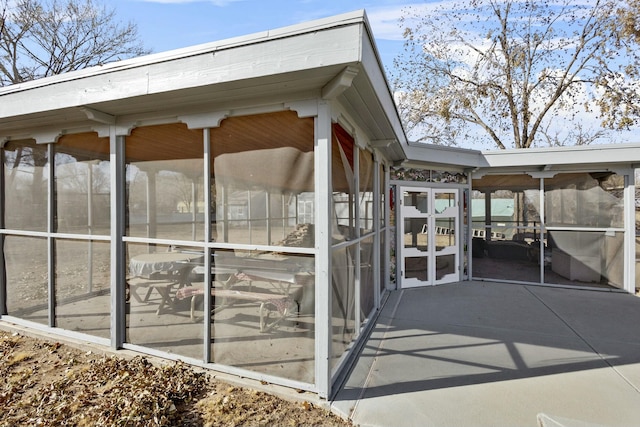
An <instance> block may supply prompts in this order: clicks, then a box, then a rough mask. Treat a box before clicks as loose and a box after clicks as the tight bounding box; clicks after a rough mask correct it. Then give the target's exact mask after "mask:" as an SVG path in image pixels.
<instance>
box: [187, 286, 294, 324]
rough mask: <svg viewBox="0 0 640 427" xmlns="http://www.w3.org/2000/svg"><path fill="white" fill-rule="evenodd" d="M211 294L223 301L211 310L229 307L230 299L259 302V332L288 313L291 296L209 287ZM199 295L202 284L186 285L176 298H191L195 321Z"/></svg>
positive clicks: (202, 290)
mask: <svg viewBox="0 0 640 427" xmlns="http://www.w3.org/2000/svg"><path fill="white" fill-rule="evenodd" d="M211 296H213V297H219V298H222V300H223V303H222V304H220V306H219V307H217V308H215V309H214V310H213V312H214V313H215V312H216V311H218V310H221V309H224V308H227V307H229V306H230V305H231V304H232V302H230V301H229V300H231V301H251V302H256V303H259V304H260V308H259V313H260V332H268V331H269V330H271V329H272V328H273V327H274V326H276V325H277V324H278V323H280V321H282V320H283V319H284V318H286V317H287V315H289V307H290V305H291V298H289V297H288V296H285V295H276V294H268V293H265V292H249V291H240V290H235V289H224V288H211ZM199 297H204V286H197V285H192V286H186V287H184V288H180V289H178V291H177V292H176V299H177V300H183V299H187V298H191V313H190V315H191V320H193V321H195V320H196V316H195V309H196V303H197V300H198V299H199ZM274 311H275V312H277V313H278V316H277V317H276V319H275V320H274V321H272V322H269V316H270V313H272V312H274Z"/></svg>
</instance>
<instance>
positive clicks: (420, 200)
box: [396, 186, 461, 288]
mask: <svg viewBox="0 0 640 427" xmlns="http://www.w3.org/2000/svg"><path fill="white" fill-rule="evenodd" d="M443 195H444V196H445V197H442V196H443ZM405 196H410V197H411V201H409V200H407V201H405ZM398 199H399V215H398V218H397V230H398V259H397V267H396V269H397V271H398V273H399V274H398V278H399V287H400V288H412V287H419V286H430V285H440V284H444V283H452V282H458V281H460V277H461V274H460V256H461V254H460V236H461V234H460V229H461V226H460V225H461V221H460V206H459V205H460V190H459V189H457V188H441V187H413V186H412V187H402V186H399V187H398ZM436 200H446V201H445V202H440V203H438V202H436Z"/></svg>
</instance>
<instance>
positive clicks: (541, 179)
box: [538, 178, 551, 285]
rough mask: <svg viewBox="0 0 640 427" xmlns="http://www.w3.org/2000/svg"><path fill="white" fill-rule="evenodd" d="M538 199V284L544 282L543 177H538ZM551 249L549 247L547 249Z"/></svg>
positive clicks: (548, 237)
mask: <svg viewBox="0 0 640 427" xmlns="http://www.w3.org/2000/svg"><path fill="white" fill-rule="evenodd" d="M538 200H540V242H539V245H540V258H539V260H538V263H539V264H540V284H541V285H543V284H544V257H545V254H544V248H545V245H544V233H545V229H544V227H545V225H544V224H545V217H544V178H540V196H539V197H538ZM550 238H551V236H547V242H549V241H550ZM550 250H551V249H550V248H549V251H550Z"/></svg>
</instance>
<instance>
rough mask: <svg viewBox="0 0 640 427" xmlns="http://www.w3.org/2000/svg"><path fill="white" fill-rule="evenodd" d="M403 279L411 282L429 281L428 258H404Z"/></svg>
mask: <svg viewBox="0 0 640 427" xmlns="http://www.w3.org/2000/svg"><path fill="white" fill-rule="evenodd" d="M404 279H405V280H407V281H409V282H411V281H413V282H415V281H419V282H427V281H428V280H429V257H406V258H405V259H404Z"/></svg>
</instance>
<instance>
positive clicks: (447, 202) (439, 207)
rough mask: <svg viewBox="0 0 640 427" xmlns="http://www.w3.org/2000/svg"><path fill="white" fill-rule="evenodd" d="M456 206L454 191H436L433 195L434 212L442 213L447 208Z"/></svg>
mask: <svg viewBox="0 0 640 427" xmlns="http://www.w3.org/2000/svg"><path fill="white" fill-rule="evenodd" d="M455 206H456V195H455V194H454V193H437V194H436V197H435V205H434V206H433V213H434V214H443V213H446V211H447V210H448V209H449V208H454V207H455Z"/></svg>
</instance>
